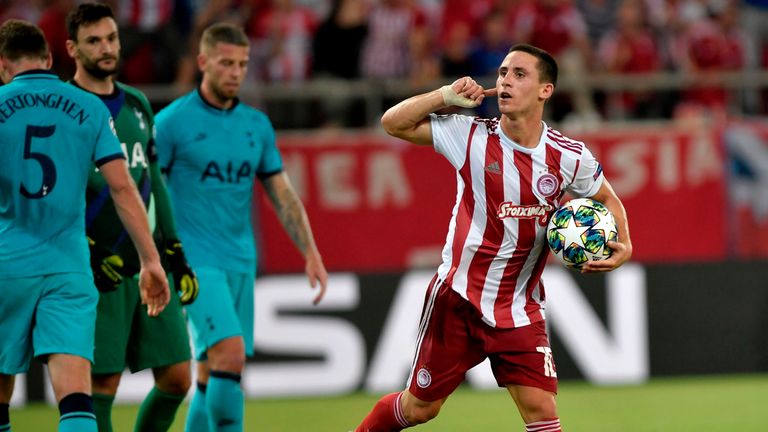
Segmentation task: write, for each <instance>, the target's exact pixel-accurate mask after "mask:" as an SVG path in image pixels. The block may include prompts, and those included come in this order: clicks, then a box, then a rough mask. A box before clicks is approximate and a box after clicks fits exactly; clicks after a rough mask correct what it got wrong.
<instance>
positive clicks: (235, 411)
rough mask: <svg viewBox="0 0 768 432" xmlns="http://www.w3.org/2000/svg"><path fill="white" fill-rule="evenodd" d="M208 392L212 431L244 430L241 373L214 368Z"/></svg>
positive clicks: (209, 421)
mask: <svg viewBox="0 0 768 432" xmlns="http://www.w3.org/2000/svg"><path fill="white" fill-rule="evenodd" d="M206 393H207V394H206V405H207V406H208V415H209V418H208V425H209V426H210V429H211V431H212V432H234V431H242V430H243V410H244V407H243V404H244V398H243V391H242V389H241V388H240V374H237V373H232V372H224V371H215V370H212V371H211V376H210V378H208V391H207V392H206Z"/></svg>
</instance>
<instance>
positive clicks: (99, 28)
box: [67, 18, 120, 79]
mask: <svg viewBox="0 0 768 432" xmlns="http://www.w3.org/2000/svg"><path fill="white" fill-rule="evenodd" d="M67 52H68V53H69V56H70V57H72V58H73V59H75V62H76V63H77V68H78V70H79V69H80V68H82V69H84V70H85V71H86V72H88V73H89V74H90V75H92V76H93V77H95V78H99V79H104V78H106V77H108V76H111V75H113V74H115V72H117V66H118V62H119V61H120V38H119V37H118V34H117V23H115V20H113V19H112V18H102V19H100V20H99V21H97V22H95V23H93V24H89V25H84V26H81V27H80V28H79V29H78V30H77V40H75V41H72V40H68V41H67Z"/></svg>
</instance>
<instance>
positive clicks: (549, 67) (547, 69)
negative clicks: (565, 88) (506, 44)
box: [509, 44, 557, 86]
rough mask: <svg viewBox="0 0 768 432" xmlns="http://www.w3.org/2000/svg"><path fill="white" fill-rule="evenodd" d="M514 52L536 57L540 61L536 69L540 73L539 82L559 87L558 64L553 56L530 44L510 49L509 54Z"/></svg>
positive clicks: (518, 45)
mask: <svg viewBox="0 0 768 432" xmlns="http://www.w3.org/2000/svg"><path fill="white" fill-rule="evenodd" d="M514 51H522V52H525V53H528V54H530V55H532V56H534V57H536V58H537V59H538V60H539V62H538V64H537V65H536V69H537V70H538V71H539V80H540V81H541V82H550V83H552V85H555V86H556V85H557V62H556V61H555V58H554V57H552V54H550V53H548V52H546V51H544V50H543V49H541V48H538V47H535V46H533V45H528V44H517V45H514V46H513V47H512V48H510V49H509V52H514Z"/></svg>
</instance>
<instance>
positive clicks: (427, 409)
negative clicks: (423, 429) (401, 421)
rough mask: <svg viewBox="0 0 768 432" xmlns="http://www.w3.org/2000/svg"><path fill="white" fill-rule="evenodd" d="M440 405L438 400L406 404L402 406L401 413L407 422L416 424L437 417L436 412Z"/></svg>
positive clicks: (438, 410)
mask: <svg viewBox="0 0 768 432" xmlns="http://www.w3.org/2000/svg"><path fill="white" fill-rule="evenodd" d="M440 406H441V404H440V403H438V402H427V403H424V404H413V405H406V406H404V407H403V414H404V415H405V419H406V420H408V423H410V424H412V425H417V424H421V423H426V422H428V421H430V420H432V419H433V418H435V417H437V414H438V413H439V412H440Z"/></svg>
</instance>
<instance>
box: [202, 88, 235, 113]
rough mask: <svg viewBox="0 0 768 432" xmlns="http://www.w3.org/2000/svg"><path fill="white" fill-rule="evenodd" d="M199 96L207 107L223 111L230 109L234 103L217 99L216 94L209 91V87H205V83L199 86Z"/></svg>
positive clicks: (230, 100) (229, 100)
mask: <svg viewBox="0 0 768 432" xmlns="http://www.w3.org/2000/svg"><path fill="white" fill-rule="evenodd" d="M200 94H201V95H202V96H203V99H205V101H206V102H208V104H209V105H213V106H215V107H216V108H220V109H223V110H228V109H230V108H232V105H233V104H234V103H235V102H234V99H224V98H221V97H219V96H218V95H217V94H216V92H214V91H213V90H212V89H211V87H210V86H208V85H206V83H205V82H203V83H202V84H201V85H200Z"/></svg>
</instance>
